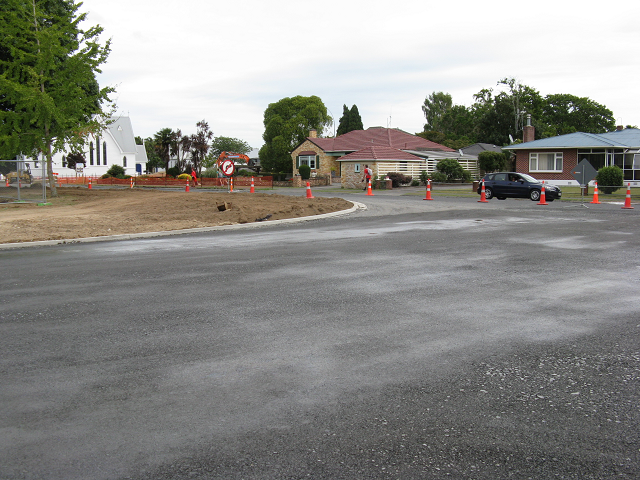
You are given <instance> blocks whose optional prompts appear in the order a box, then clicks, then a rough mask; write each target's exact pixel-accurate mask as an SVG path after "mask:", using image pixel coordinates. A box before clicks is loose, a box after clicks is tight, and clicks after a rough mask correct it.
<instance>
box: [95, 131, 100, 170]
mask: <svg viewBox="0 0 640 480" xmlns="http://www.w3.org/2000/svg"><path fill="white" fill-rule="evenodd" d="M96 158H97V159H98V163H97V165H100V137H98V138H96Z"/></svg>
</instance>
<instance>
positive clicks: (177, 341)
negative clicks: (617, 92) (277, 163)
mask: <svg viewBox="0 0 640 480" xmlns="http://www.w3.org/2000/svg"><path fill="white" fill-rule="evenodd" d="M322 194H325V193H323V192H322V191H321V190H320V189H316V190H314V195H322ZM326 194H328V195H335V193H332V192H327V193H326ZM345 198H348V199H352V200H356V201H358V202H362V203H364V204H366V205H367V210H358V211H356V212H354V213H352V214H349V215H347V216H344V217H340V218H326V219H320V220H314V221H307V222H304V223H301V224H297V225H296V224H283V225H264V226H261V227H260V228H247V229H237V230H222V231H214V232H203V233H198V234H189V235H181V236H171V237H163V238H153V239H139V240H127V241H117V242H103V243H94V244H71V245H60V246H54V247H41V248H33V249H23V250H12V251H0V266H1V269H2V272H3V276H2V278H1V279H0V288H1V292H2V294H1V295H2V307H0V349H1V351H2V357H1V369H2V375H1V376H0V405H2V415H1V416H0V421H1V424H0V458H2V462H0V478H2V479H36V478H38V479H39V478H48V479H87V478H89V479H125V478H127V479H187V478H189V479H192V478H200V479H205V478H206V479H209V478H221V479H241V478H244V479H265V478H266V479H282V478H324V479H336V478H338V479H340V478H344V479H347V478H348V479H354V478H355V479H358V478H362V479H364V478H367V479H369V478H380V479H386V478H401V479H406V478H445V477H448V478H475V479H477V478H481V479H495V478H572V479H585V478H587V479H589V478H592V479H596V478H598V479H599V478H613V477H615V478H638V476H640V458H639V449H640V439H639V438H638V432H640V425H639V418H640V416H639V412H638V404H639V401H640V398H639V391H640V390H639V384H638V382H639V378H640V348H639V347H638V345H639V342H638V337H639V329H640V325H639V323H640V322H639V321H638V319H639V318H640V302H639V300H640V294H639V293H638V292H640V289H639V285H640V268H639V265H640V254H639V252H640V239H639V237H638V231H639V230H640V228H639V227H640V222H639V221H638V214H637V213H636V212H637V210H622V209H621V208H620V206H619V205H599V206H597V207H596V206H593V207H592V208H585V207H582V206H581V205H580V204H570V203H567V202H554V203H553V204H550V205H549V206H536V205H535V203H534V202H531V201H528V200H522V201H521V200H507V201H505V202H497V201H496V202H491V203H489V204H479V203H477V201H476V200H475V199H472V200H470V199H465V198H449V199H437V200H434V201H432V202H428V201H423V200H422V198H420V196H399V195H378V194H377V192H376V195H375V196H373V197H367V196H365V195H363V194H362V195H361V194H347V195H345Z"/></svg>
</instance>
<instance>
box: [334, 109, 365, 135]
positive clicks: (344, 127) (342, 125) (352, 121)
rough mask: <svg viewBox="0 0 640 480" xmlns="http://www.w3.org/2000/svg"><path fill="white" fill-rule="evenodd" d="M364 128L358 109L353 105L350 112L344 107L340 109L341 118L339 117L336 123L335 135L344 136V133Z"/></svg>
mask: <svg viewBox="0 0 640 480" xmlns="http://www.w3.org/2000/svg"><path fill="white" fill-rule="evenodd" d="M363 129H364V126H363V125H362V118H360V112H359V111H358V107H357V106H356V105H353V106H352V107H351V110H349V108H348V107H347V106H346V105H343V107H342V117H340V122H339V123H338V130H337V132H336V134H337V135H344V134H345V133H349V132H351V131H353V130H363Z"/></svg>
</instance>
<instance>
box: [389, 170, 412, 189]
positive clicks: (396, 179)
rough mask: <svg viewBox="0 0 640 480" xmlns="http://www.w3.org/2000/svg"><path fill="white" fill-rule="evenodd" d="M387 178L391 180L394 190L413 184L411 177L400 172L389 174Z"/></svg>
mask: <svg viewBox="0 0 640 480" xmlns="http://www.w3.org/2000/svg"><path fill="white" fill-rule="evenodd" d="M387 177H389V178H390V179H391V186H392V187H393V188H398V187H399V186H400V185H406V184H408V183H411V180H412V178H411V177H410V176H408V175H404V174H402V173H399V172H389V173H387Z"/></svg>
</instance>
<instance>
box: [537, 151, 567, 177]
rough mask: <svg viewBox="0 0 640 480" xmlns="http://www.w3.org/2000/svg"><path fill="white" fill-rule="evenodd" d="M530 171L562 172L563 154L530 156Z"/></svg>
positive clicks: (552, 153)
mask: <svg viewBox="0 0 640 480" xmlns="http://www.w3.org/2000/svg"><path fill="white" fill-rule="evenodd" d="M529 171H530V172H561V171H562V152H550V153H541V152H537V153H530V154H529Z"/></svg>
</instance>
